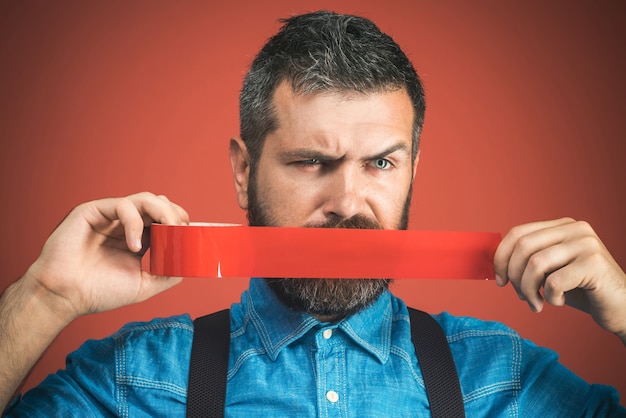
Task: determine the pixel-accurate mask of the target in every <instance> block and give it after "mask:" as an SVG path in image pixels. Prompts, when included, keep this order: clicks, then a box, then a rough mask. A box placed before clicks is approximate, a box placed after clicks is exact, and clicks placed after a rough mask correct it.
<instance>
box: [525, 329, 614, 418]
mask: <svg viewBox="0 0 626 418" xmlns="http://www.w3.org/2000/svg"><path fill="white" fill-rule="evenodd" d="M522 358H523V362H522V368H521V376H520V377H521V391H520V395H519V396H520V399H519V402H518V405H519V407H520V414H519V416H567V417H626V409H624V408H623V407H622V406H620V402H619V394H618V392H617V390H616V389H615V388H613V387H611V386H606V385H600V384H589V383H587V382H586V381H584V380H583V379H581V378H580V377H578V376H577V375H575V374H574V373H573V372H572V371H570V370H569V369H567V368H566V367H565V366H563V365H562V364H561V363H559V361H558V355H557V354H556V353H555V352H554V351H552V350H549V349H546V348H541V347H538V346H536V345H535V344H533V343H532V342H529V341H525V344H524V348H523V350H522Z"/></svg>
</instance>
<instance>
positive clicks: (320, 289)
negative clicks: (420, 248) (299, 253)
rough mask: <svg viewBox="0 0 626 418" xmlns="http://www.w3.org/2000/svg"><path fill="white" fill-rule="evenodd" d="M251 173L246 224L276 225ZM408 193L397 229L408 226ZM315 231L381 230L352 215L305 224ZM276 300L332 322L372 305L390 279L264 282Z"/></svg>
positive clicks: (364, 219)
mask: <svg viewBox="0 0 626 418" xmlns="http://www.w3.org/2000/svg"><path fill="white" fill-rule="evenodd" d="M253 171H254V170H252V171H251V173H250V179H251V184H250V187H249V189H248V223H249V224H250V225H251V226H276V224H277V223H276V222H275V221H274V220H273V219H272V218H271V215H270V213H269V211H267V210H266V208H265V207H264V205H262V204H261V203H260V201H259V199H258V196H257V194H256V184H255V177H256V176H255V173H254V172H253ZM410 191H411V190H410V189H409V193H408V196H407V199H406V202H405V205H404V208H403V213H402V218H401V219H400V221H399V225H398V228H399V229H406V228H407V224H408V212H409V204H410V200H411V193H410ZM307 226H308V227H317V228H356V229H383V228H382V226H381V225H380V224H379V223H378V222H376V221H375V220H372V219H369V218H367V217H365V216H361V215H355V216H353V217H352V218H350V219H346V220H341V219H331V220H329V221H328V222H326V223H325V224H324V225H307ZM265 280H266V282H267V283H268V285H269V286H270V288H271V289H272V290H273V291H274V293H275V294H276V296H277V297H278V299H280V301H282V302H283V303H284V304H285V305H286V306H288V307H289V308H291V309H295V310H298V311H304V312H307V313H309V314H311V315H313V316H317V317H328V318H333V319H339V318H344V317H346V316H349V315H352V314H354V313H356V312H358V311H360V310H362V309H364V308H366V307H368V306H370V305H371V304H372V303H374V302H375V301H376V300H377V299H378V298H379V297H380V295H381V294H383V292H385V290H387V289H388V288H389V284H390V283H391V280H390V279H362V278H355V279H302V278H282V279H265Z"/></svg>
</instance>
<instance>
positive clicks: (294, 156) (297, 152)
mask: <svg viewBox="0 0 626 418" xmlns="http://www.w3.org/2000/svg"><path fill="white" fill-rule="evenodd" d="M396 151H401V152H402V153H403V154H406V156H410V155H411V152H410V150H409V147H408V146H407V144H406V143H404V142H401V143H397V144H394V145H392V146H390V147H389V148H387V149H384V150H382V151H381V152H378V153H376V154H374V155H371V156H367V157H365V158H364V160H367V161H369V160H376V159H378V158H384V157H386V156H388V155H389V154H393V153H394V152H396ZM278 157H279V158H280V159H281V160H283V161H295V160H311V159H315V160H320V161H335V160H341V159H342V158H343V157H344V156H343V155H341V156H337V155H334V154H329V153H326V152H324V151H320V150H318V149H311V148H297V149H293V150H288V151H284V152H279V153H278Z"/></svg>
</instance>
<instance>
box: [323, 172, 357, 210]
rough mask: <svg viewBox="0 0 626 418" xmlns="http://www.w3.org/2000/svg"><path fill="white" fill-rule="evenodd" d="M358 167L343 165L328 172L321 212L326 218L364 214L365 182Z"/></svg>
mask: <svg viewBox="0 0 626 418" xmlns="http://www.w3.org/2000/svg"><path fill="white" fill-rule="evenodd" d="M361 176H362V174H361V173H359V170H358V168H356V167H349V166H344V167H341V168H337V169H336V170H334V172H333V173H332V174H329V178H328V183H327V185H326V190H325V192H324V195H325V198H324V205H323V212H324V216H325V217H326V219H349V218H351V217H352V216H354V215H357V214H361V215H366V214H367V211H366V206H367V205H366V200H365V191H366V190H365V184H364V179H362V178H361Z"/></svg>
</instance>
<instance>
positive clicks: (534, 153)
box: [0, 0, 626, 403]
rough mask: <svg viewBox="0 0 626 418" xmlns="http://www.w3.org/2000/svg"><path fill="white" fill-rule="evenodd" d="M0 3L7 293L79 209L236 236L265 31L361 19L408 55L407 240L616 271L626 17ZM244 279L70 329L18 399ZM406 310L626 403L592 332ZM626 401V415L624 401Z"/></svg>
mask: <svg viewBox="0 0 626 418" xmlns="http://www.w3.org/2000/svg"><path fill="white" fill-rule="evenodd" d="M209 3H210V2H205V1H198V2H171V1H145V2H141V1H135V2H127V1H107V2H84V1H58V2H45V1H41V2H36V1H31V2H19V1H6V0H4V1H1V2H0V61H1V62H0V63H1V65H0V138H1V145H0V146H1V148H0V196H2V204H1V206H0V207H1V209H0V210H1V216H0V231H2V240H1V242H0V266H1V272H2V274H1V277H0V289H4V288H5V287H7V286H8V285H9V284H10V283H11V282H12V281H14V280H15V279H16V278H17V277H19V275H20V274H22V273H23V272H24V271H25V269H26V268H27V267H28V266H29V264H30V263H31V262H32V261H33V260H34V259H35V258H36V257H37V254H38V253H39V251H40V248H41V245H42V244H43V242H44V241H45V239H46V237H47V235H48V234H49V233H50V232H51V230H52V229H53V228H54V227H55V226H56V225H57V224H58V222H59V221H60V220H61V219H62V218H63V216H64V215H65V214H66V213H67V212H68V211H69V209H70V208H72V207H73V206H74V205H76V204H78V203H80V202H83V201H86V200H91V199H94V198H99V197H106V196H119V195H125V194H130V193H134V192H137V191H143V190H149V191H152V192H155V193H160V194H161V193H162V194H165V195H167V196H168V197H169V198H170V199H171V200H173V201H176V202H178V203H179V204H181V205H182V206H183V207H185V208H186V209H187V210H188V211H189V213H190V214H191V217H192V219H193V220H196V221H213V222H237V223H243V222H245V217H244V213H243V212H242V211H241V210H240V209H239V208H238V207H237V205H236V201H235V194H234V190H233V186H232V180H231V177H230V167H229V163H228V158H227V144H228V139H229V138H230V137H231V136H232V135H236V134H237V133H238V119H237V115H238V110H237V100H238V92H239V88H240V84H241V80H242V77H243V75H244V73H245V71H246V68H247V65H248V64H249V62H250V61H251V60H252V58H253V56H254V54H255V53H256V51H257V50H258V49H259V48H260V46H261V45H262V44H263V43H264V41H265V40H266V39H267V38H268V37H269V36H271V35H272V34H273V33H274V32H275V31H276V29H277V28H278V23H277V19H278V18H279V17H286V16H289V15H292V14H294V13H297V12H303V11H309V10H315V9H319V8H327V9H334V10H337V11H342V12H350V13H356V14H363V15H365V16H368V17H370V18H372V19H374V20H375V21H376V22H377V23H378V24H379V26H381V28H382V29H383V30H385V31H387V32H388V33H390V34H391V35H392V36H393V37H394V38H395V39H396V41H398V43H400V45H402V46H403V48H404V49H405V51H406V52H407V54H408V55H409V57H410V58H411V59H412V60H413V61H414V64H415V65H416V67H417V69H418V71H419V72H420V73H421V75H422V77H423V80H424V82H425V84H426V89H427V94H428V105H429V109H428V112H427V117H426V125H425V130H424V134H423V142H422V154H421V162H420V166H419V168H418V173H417V180H416V182H415V190H414V200H413V207H412V209H411V228H413V229H437V230H439V229H441V230H468V231H472V230H477V231H482V230H485V231H498V232H502V233H504V232H506V231H508V229H509V228H510V227H512V226H514V225H516V224H519V223H524V222H528V221H533V220H540V219H548V218H555V217H561V216H572V217H574V218H578V219H585V220H587V221H589V222H590V223H591V224H592V225H593V226H594V227H595V229H596V231H597V232H598V234H599V235H600V237H601V238H603V240H604V242H605V244H606V245H607V247H608V248H609V249H610V250H611V251H612V253H613V255H614V256H615V258H616V259H617V261H618V262H619V263H620V264H621V265H622V266H626V244H625V243H624V236H625V235H626V221H624V219H623V216H624V214H625V213H626V202H625V198H624V187H623V184H624V180H626V168H625V164H624V155H625V151H626V145H625V143H624V128H625V118H624V109H625V108H626V106H625V105H626V81H625V76H624V75H625V74H626V65H625V59H624V58H625V56H624V53H625V47H624V41H623V40H624V39H626V13H625V7H624V6H623V2H621V1H618V0H615V1H594V2H592V1H587V2H583V1H552V2H544V1H539V0H533V1H523V2H521V1H520V2H512V1H507V2H502V1H499V0H493V1H475V2H467V1H465V0H456V1H452V0H449V1H446V2H433V1H415V0H410V1H382V0H381V1H370V2H365V1H363V0H342V1H276V2H272V3H271V4H270V3H268V2H252V1H250V2H244V1H241V0H230V1H228V2H222V3H220V5H210V4H209ZM246 285H247V279H235V280H231V279H228V280H226V279H224V280H207V279H187V280H185V282H184V283H183V284H182V285H180V286H178V287H177V288H175V289H173V290H171V291H169V292H166V293H164V294H162V295H159V296H157V297H155V298H153V299H152V300H150V301H147V302H145V303H142V304H139V305H135V306H131V307H126V308H123V309H119V310H116V311H114V312H108V313H104V314H99V315H92V316H88V317H83V318H80V319H79V320H77V321H75V322H74V323H72V324H71V325H70V326H69V327H68V328H67V329H66V330H65V331H64V332H63V333H62V334H61V335H60V336H59V338H58V339H57V340H56V341H55V343H54V344H53V345H52V346H51V347H50V349H49V350H48V351H47V352H46V354H45V355H44V357H43V359H42V360H41V362H40V363H39V364H38V365H37V366H36V368H35V370H34V371H33V373H32V375H31V377H30V378H29V379H28V381H27V386H29V387H30V386H32V385H34V384H36V383H37V382H39V381H40V380H41V379H42V378H43V377H44V376H45V375H46V374H48V373H50V372H53V371H55V370H56V369H57V368H59V367H62V366H63V364H64V356H65V355H66V354H67V353H68V352H69V351H71V350H73V349H75V348H77V347H78V345H79V344H80V343H81V342H82V341H84V340H85V339H87V338H100V337H104V336H106V335H108V334H109V333H111V332H113V331H115V330H117V329H118V328H119V327H120V326H121V325H123V324H124V323H126V322H127V321H131V320H132V321H135V320H147V319H150V318H152V317H155V316H167V315H171V314H176V313H181V312H189V313H191V314H192V315H193V316H197V315H200V314H203V313H206V312H209V311H214V310H216V309H218V308H222V307H226V306H228V305H229V304H230V303H232V302H233V301H236V300H238V297H239V294H240V292H241V291H242V290H243V289H244V288H245V287H246ZM395 290H396V292H397V293H398V294H399V295H401V296H402V297H403V298H404V299H405V300H406V301H407V302H408V303H409V304H411V305H413V306H415V307H420V308H422V309H426V310H430V311H432V312H438V311H441V310H447V311H450V312H452V313H454V314H459V315H472V316H476V317H480V318H484V319H494V320H499V321H503V322H505V323H506V324H508V325H510V326H512V327H514V328H515V329H517V330H518V331H519V332H520V333H521V334H522V335H523V336H524V337H528V338H530V339H532V340H533V341H535V342H536V343H538V344H541V345H545V346H548V347H551V348H553V349H555V350H557V351H558V352H559V353H560V354H561V358H562V361H563V363H564V364H566V365H567V366H568V367H570V368H571V369H573V370H574V371H575V372H576V373H578V374H579V375H581V376H582V377H583V378H585V379H587V380H589V381H591V382H603V383H608V384H612V385H615V386H617V387H618V390H619V391H620V393H621V395H622V397H624V396H626V378H624V376H626V356H625V355H624V347H623V345H622V343H621V342H620V341H619V340H618V339H617V338H616V337H614V336H612V335H609V334H608V333H606V332H605V331H603V330H601V329H599V327H597V326H596V325H595V323H594V322H593V321H592V320H591V319H590V318H589V317H588V316H587V315H585V314H582V313H580V312H577V311H574V310H573V309H568V308H563V309H557V308H552V307H549V308H547V309H546V310H545V311H544V312H543V313H541V314H533V313H531V312H530V310H529V309H528V308H527V306H526V304H525V303H522V302H519V301H518V299H517V297H516V296H515V294H514V292H513V291H512V289H511V288H506V289H499V288H497V287H496V286H495V284H494V283H493V282H482V281H444V282H438V281H428V280H422V281H402V282H398V283H397V284H396V285H395ZM622 403H624V401H622Z"/></svg>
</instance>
